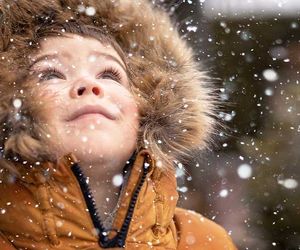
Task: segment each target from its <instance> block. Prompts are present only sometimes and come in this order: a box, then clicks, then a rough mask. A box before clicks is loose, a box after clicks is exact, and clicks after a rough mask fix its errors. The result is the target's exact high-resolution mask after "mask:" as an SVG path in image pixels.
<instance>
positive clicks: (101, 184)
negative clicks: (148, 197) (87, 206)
mask: <svg viewBox="0 0 300 250" xmlns="http://www.w3.org/2000/svg"><path fill="white" fill-rule="evenodd" d="M131 163H132V160H131ZM125 164H126V162H117V160H115V159H114V160H110V161H106V162H105V161H103V159H102V161H101V162H93V163H90V162H89V163H87V162H82V161H81V162H80V166H81V169H82V171H83V173H84V175H85V176H86V177H87V178H88V181H89V183H88V185H89V187H90V189H91V191H92V194H93V197H94V199H95V202H96V207H97V210H98V212H99V215H100V217H101V219H103V220H105V219H106V218H107V217H108V216H109V215H111V213H112V212H113V211H114V209H115V207H116V206H117V203H118V198H119V192H120V186H118V185H114V183H113V179H114V177H115V176H117V175H121V176H122V171H123V168H124V166H125Z"/></svg>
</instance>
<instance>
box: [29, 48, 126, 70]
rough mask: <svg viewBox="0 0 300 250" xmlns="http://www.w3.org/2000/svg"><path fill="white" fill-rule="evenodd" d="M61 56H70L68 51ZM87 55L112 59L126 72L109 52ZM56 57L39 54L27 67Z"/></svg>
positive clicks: (56, 55)
mask: <svg viewBox="0 0 300 250" xmlns="http://www.w3.org/2000/svg"><path fill="white" fill-rule="evenodd" d="M62 56H63V57H66V58H70V55H69V54H68V53H62ZM89 56H96V58H98V57H104V58H106V59H108V60H111V61H114V62H116V63H117V64H119V65H120V66H121V67H122V69H123V70H124V71H125V72H127V69H126V67H125V66H124V65H123V64H122V63H121V62H120V60H118V59H117V58H116V57H114V56H112V55H110V54H107V53H103V52H98V51H96V52H93V53H91V54H90V55H89ZM57 58H59V56H58V54H48V55H47V54H46V55H42V56H39V57H37V58H35V59H33V62H32V63H31V64H30V65H29V69H31V68H32V67H33V66H34V65H35V64H37V63H38V62H41V61H44V60H53V59H57Z"/></svg>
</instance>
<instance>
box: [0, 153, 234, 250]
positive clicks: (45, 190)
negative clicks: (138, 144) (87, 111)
mask: <svg viewBox="0 0 300 250" xmlns="http://www.w3.org/2000/svg"><path fill="white" fill-rule="evenodd" d="M132 161H133V163H132V164H131V167H130V168H129V171H128V173H129V174H128V175H129V176H128V178H127V181H126V182H125V183H124V185H123V187H122V190H121V195H120V197H119V203H118V209H117V212H116V214H115V217H114V222H113V225H112V229H110V230H107V229H105V228H104V227H103V225H102V223H101V221H100V219H99V217H98V215H97V210H96V208H95V205H94V204H93V202H92V196H91V193H90V192H89V187H88V182H87V181H86V179H85V177H84V176H83V174H82V172H81V169H80V164H79V162H78V160H77V159H76V157H75V155H74V154H73V153H70V154H68V155H65V156H64V157H62V158H60V159H59V161H58V163H57V164H53V163H50V162H44V163H42V164H41V165H40V166H39V167H38V168H34V169H33V168H32V167H30V166H24V165H23V164H22V165H21V164H20V168H19V169H20V173H21V175H20V177H18V178H17V179H13V177H12V175H10V174H9V173H8V172H5V171H3V172H2V178H1V179H2V181H1V184H0V193H1V196H0V231H1V238H0V249H1V250H12V249H24V250H25V249H26V250H34V249H39V250H42V249H43V250H46V249H47V250H52V249H53V250H54V249H56V250H73V249H86V250H88V249H89V250H92V249H95V250H96V249H98V250H99V249H105V248H108V249H110V248H113V249H121V248H122V247H124V246H125V249H154V250H162V249H189V250H201V249H203V250H213V249H215V250H222V249H224V250H225V249H226V250H233V249H236V248H235V246H234V245H233V243H232V241H231V239H230V237H229V236H228V234H227V232H226V231H225V230H224V229H223V228H221V227H220V226H218V225H217V224H215V223H214V222H212V221H210V220H208V219H206V218H204V217H203V216H202V215H200V214H197V213H195V212H193V211H188V210H184V209H181V208H176V202H177V198H178V194H177V191H176V178H175V175H174V173H170V172H167V171H161V170H160V169H159V168H155V167H154V165H155V164H154V160H153V159H151V157H150V154H149V152H148V151H147V150H142V151H140V152H139V153H138V154H137V155H136V157H135V158H134V159H133V160H132ZM125 179H126V178H125ZM123 249H124V248H123Z"/></svg>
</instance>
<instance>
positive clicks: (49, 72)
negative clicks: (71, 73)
mask: <svg viewBox="0 0 300 250" xmlns="http://www.w3.org/2000/svg"><path fill="white" fill-rule="evenodd" d="M38 76H39V78H40V79H41V80H42V81H49V80H52V79H57V78H58V79H65V76H64V75H63V74H62V73H61V72H60V71H59V70H57V69H55V68H47V69H46V70H42V71H40V73H39V74H38Z"/></svg>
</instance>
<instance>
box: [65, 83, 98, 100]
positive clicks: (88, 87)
mask: <svg viewBox="0 0 300 250" xmlns="http://www.w3.org/2000/svg"><path fill="white" fill-rule="evenodd" d="M71 92H72V93H71V96H72V97H73V98H77V97H80V96H83V95H95V96H100V95H101V94H103V90H102V88H101V87H100V85H99V84H97V83H86V82H84V81H81V84H80V83H78V84H75V86H74V87H73V89H72V91H71Z"/></svg>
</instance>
